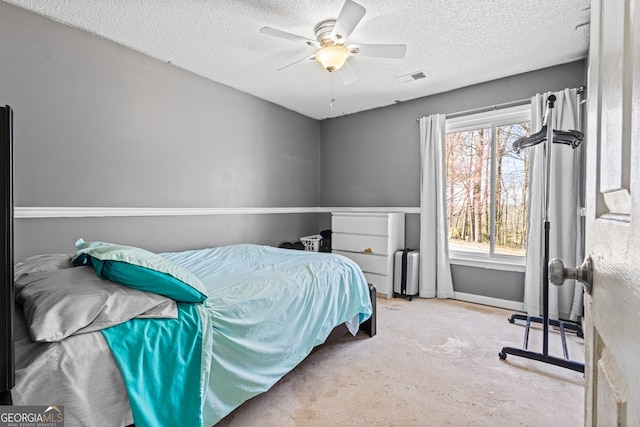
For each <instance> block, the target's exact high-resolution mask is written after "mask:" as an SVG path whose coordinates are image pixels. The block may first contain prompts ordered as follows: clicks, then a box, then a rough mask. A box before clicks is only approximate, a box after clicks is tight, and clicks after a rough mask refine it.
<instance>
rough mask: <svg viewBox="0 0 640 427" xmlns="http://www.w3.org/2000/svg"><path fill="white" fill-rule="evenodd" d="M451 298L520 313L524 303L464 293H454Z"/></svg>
mask: <svg viewBox="0 0 640 427" xmlns="http://www.w3.org/2000/svg"><path fill="white" fill-rule="evenodd" d="M453 298H455V299H457V300H460V301H466V302H474V303H477V304H483V305H489V306H492V307H500V308H506V309H507V310H513V311H520V312H522V311H524V303H521V302H518V301H511V300H506V299H500V298H492V297H486V296H483V295H474V294H468V293H465V292H454V293H453Z"/></svg>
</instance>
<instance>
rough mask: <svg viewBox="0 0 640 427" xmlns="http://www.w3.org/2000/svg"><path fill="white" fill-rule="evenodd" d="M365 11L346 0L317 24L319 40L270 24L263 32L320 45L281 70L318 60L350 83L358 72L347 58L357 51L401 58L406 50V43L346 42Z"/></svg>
mask: <svg viewBox="0 0 640 427" xmlns="http://www.w3.org/2000/svg"><path fill="white" fill-rule="evenodd" d="M365 13H366V9H365V8H364V7H363V6H361V5H359V4H358V3H356V2H354V1H352V0H345V2H344V5H343V6H342V10H341V11H340V14H339V15H338V18H336V19H325V20H323V21H321V22H319V23H318V24H317V25H316V26H315V28H314V33H315V36H316V40H313V39H309V38H306V37H303V36H299V35H297V34H292V33H288V32H286V31H282V30H278V29H275V28H271V27H263V28H261V29H260V32H261V33H263V34H268V35H270V36H274V37H280V38H283V39H286V40H290V41H294V42H303V43H305V44H307V45H309V46H312V47H314V48H316V49H317V50H316V52H315V53H314V54H313V55H311V56H305V57H304V58H302V59H299V60H297V61H295V62H293V63H291V64H289V65H285V66H284V67H281V68H280V69H279V70H282V69H285V68H287V67H290V66H292V65H294V64H297V63H299V62H303V61H305V60H312V61H313V60H316V61H318V62H319V63H320V64H321V65H322V66H323V67H324V68H325V69H326V70H327V71H329V73H333V72H336V74H338V76H340V78H341V80H342V82H343V83H344V84H345V85H349V84H351V83H354V82H355V81H357V80H358V76H357V75H356V73H355V72H354V71H353V68H351V66H350V65H349V62H348V61H347V59H349V57H351V56H356V55H357V56H367V57H377V58H402V57H404V54H405V52H406V50H407V46H406V45H404V44H347V41H348V39H349V36H350V35H351V33H352V32H353V30H354V29H355V28H356V26H357V25H358V23H359V22H360V21H361V20H362V17H363V16H364V14H365ZM279 70H278V71H279Z"/></svg>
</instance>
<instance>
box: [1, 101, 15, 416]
mask: <svg viewBox="0 0 640 427" xmlns="http://www.w3.org/2000/svg"><path fill="white" fill-rule="evenodd" d="M0 116H1V117H0V159H1V160H0V161H1V163H2V164H1V165H0V175H1V176H2V178H0V181H1V184H0V200H2V213H1V214H0V215H2V217H1V218H0V223H2V226H0V244H1V245H2V250H1V251H0V257H2V261H1V262H0V281H1V282H0V306H1V307H2V312H0V404H2V405H11V403H12V402H11V389H12V388H13V386H14V385H15V352H14V347H13V301H14V290H13V271H14V270H13V268H14V267H13V111H12V110H11V107H9V106H8V105H6V106H4V107H0Z"/></svg>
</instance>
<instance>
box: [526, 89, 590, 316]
mask: <svg viewBox="0 0 640 427" xmlns="http://www.w3.org/2000/svg"><path fill="white" fill-rule="evenodd" d="M551 94H553V95H555V96H556V102H555V106H554V109H553V123H549V125H550V126H553V128H554V129H556V130H565V131H566V130H580V129H577V126H578V123H579V122H578V105H577V93H576V89H565V90H564V91H561V92H548V93H545V94H543V95H540V94H538V95H536V96H534V97H533V98H531V109H532V110H531V113H532V116H531V118H532V123H531V124H532V127H531V132H532V133H535V132H538V131H539V130H540V129H541V128H542V126H543V125H544V123H543V121H544V116H545V113H546V110H547V98H548V96H549V95H551ZM526 149H527V150H531V164H530V169H529V183H530V186H529V195H528V207H529V212H528V223H529V230H528V233H527V257H526V262H527V266H526V270H525V290H524V307H525V311H526V312H527V313H528V314H529V315H531V316H540V315H541V314H542V304H543V303H542V268H543V265H542V262H543V261H544V226H543V225H544V224H543V222H544V218H543V216H544V214H543V211H544V202H545V201H544V191H545V189H544V184H543V180H544V159H543V157H544V155H543V150H544V143H540V144H538V145H536V146H534V147H531V148H526ZM580 150H581V147H579V148H577V149H572V148H571V147H570V146H568V145H564V144H558V143H553V144H551V177H550V185H549V190H550V191H549V193H550V197H549V223H550V230H549V259H553V258H560V259H562V260H563V261H564V262H565V264H566V265H567V266H568V267H575V266H577V265H580V264H581V263H582V260H579V259H578V254H579V251H580V244H579V236H580V234H579V224H580V221H579V215H580V211H579V200H578V197H579V193H580V187H579V179H580V162H579V159H580ZM582 293H583V288H582V286H581V285H579V284H578V285H576V284H575V281H574V280H567V281H565V283H564V285H562V286H559V287H557V286H554V285H553V284H549V317H550V318H552V319H564V320H573V321H577V320H578V319H579V318H580V316H581V315H582V304H583V295H582Z"/></svg>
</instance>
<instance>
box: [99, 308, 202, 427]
mask: <svg viewBox="0 0 640 427" xmlns="http://www.w3.org/2000/svg"><path fill="white" fill-rule="evenodd" d="M102 334H103V335H104V337H105V339H106V340H107V343H108V344H109V347H110V348H111V352H112V353H113V356H114V358H115V360H116V363H117V364H118V367H119V368H120V372H121V373H122V376H123V378H124V379H125V384H126V386H127V393H128V394H129V402H130V404H131V412H132V413H133V420H134V422H135V425H136V426H137V427H145V426H149V427H158V426H201V425H202V406H201V401H202V393H201V387H200V367H201V352H202V329H201V322H200V315H199V313H198V307H197V306H196V305H195V304H186V303H178V318H177V319H133V320H130V321H129V322H125V323H122V324H120V325H116V326H113V327H111V328H107V329H103V330H102Z"/></svg>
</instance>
